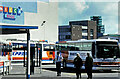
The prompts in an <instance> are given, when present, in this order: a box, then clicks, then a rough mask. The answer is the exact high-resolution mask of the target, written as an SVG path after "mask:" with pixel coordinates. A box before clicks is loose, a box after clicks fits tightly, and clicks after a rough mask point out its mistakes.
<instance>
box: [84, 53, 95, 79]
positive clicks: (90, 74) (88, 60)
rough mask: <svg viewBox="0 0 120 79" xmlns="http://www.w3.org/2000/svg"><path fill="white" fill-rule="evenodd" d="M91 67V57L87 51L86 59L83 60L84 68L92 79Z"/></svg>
mask: <svg viewBox="0 0 120 79" xmlns="http://www.w3.org/2000/svg"><path fill="white" fill-rule="evenodd" d="M92 67H93V59H92V57H91V56H90V54H89V53H87V57H86V61H85V70H86V72H87V75H88V78H87V79H92Z"/></svg>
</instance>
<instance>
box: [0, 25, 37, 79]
mask: <svg viewBox="0 0 120 79" xmlns="http://www.w3.org/2000/svg"><path fill="white" fill-rule="evenodd" d="M31 29H38V26H31V25H17V24H4V23H0V34H1V35H3V34H7V35H8V34H21V33H27V73H26V79H30V30H31Z"/></svg>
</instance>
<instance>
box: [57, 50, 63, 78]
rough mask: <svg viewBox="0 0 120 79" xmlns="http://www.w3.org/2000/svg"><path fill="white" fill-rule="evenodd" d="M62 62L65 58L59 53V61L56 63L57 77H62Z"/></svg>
mask: <svg viewBox="0 0 120 79" xmlns="http://www.w3.org/2000/svg"><path fill="white" fill-rule="evenodd" d="M62 60H63V57H62V55H61V54H60V53H59V52H58V53H57V61H56V69H57V76H61V62H62Z"/></svg>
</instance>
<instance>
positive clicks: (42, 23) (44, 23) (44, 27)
mask: <svg viewBox="0 0 120 79" xmlns="http://www.w3.org/2000/svg"><path fill="white" fill-rule="evenodd" d="M45 22H46V21H43V22H42V24H41V26H44V24H45ZM44 40H45V26H44Z"/></svg>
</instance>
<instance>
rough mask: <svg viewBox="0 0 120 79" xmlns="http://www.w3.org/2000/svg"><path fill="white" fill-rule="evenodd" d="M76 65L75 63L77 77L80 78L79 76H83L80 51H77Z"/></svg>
mask: <svg viewBox="0 0 120 79" xmlns="http://www.w3.org/2000/svg"><path fill="white" fill-rule="evenodd" d="M74 65H75V70H76V76H77V79H79V76H80V78H81V67H82V65H83V63H82V59H81V58H80V55H79V53H77V57H76V58H75V59H74Z"/></svg>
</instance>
